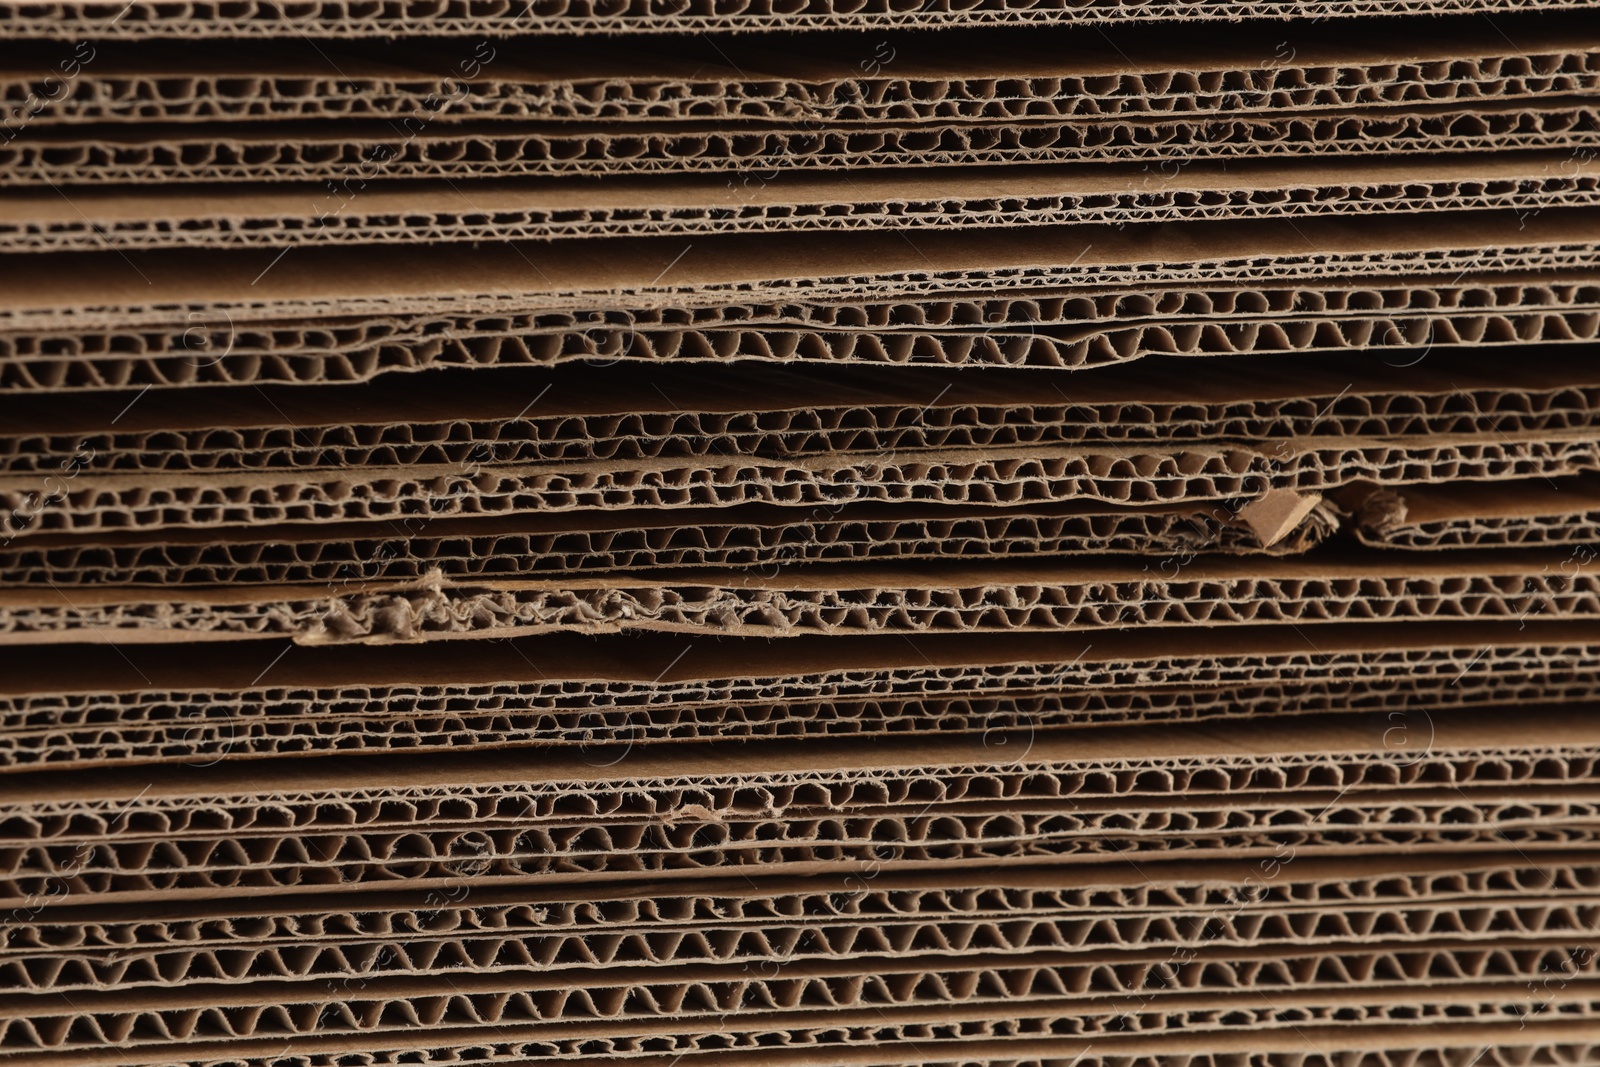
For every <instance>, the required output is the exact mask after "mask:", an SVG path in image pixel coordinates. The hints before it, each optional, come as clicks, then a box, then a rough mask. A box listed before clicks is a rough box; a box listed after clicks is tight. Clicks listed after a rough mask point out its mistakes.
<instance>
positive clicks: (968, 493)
mask: <svg viewBox="0 0 1600 1067" xmlns="http://www.w3.org/2000/svg"><path fill="white" fill-rule="evenodd" d="M1336 440H1337V439H1336ZM1596 469H1600V440H1597V439H1596V437H1595V434H1594V432H1593V431H1592V430H1590V429H1577V430H1562V431H1552V432H1547V433H1532V434H1530V433H1522V434H1506V435H1500V434H1496V433H1479V434H1475V435H1467V434H1452V435H1449V436H1439V437H1433V438H1429V437H1418V438H1416V439H1414V440H1407V439H1406V438H1385V437H1373V438H1362V437H1354V438H1350V439H1348V440H1344V441H1341V442H1339V443H1337V444H1334V443H1331V442H1329V441H1326V440H1321V439H1317V438H1310V439H1306V438H1284V439H1282V440H1280V441H1279V442H1278V444H1277V445H1276V446H1275V447H1273V448H1271V449H1268V448H1267V447H1265V445H1264V443H1263V444H1251V445H1233V444H1229V443H1226V442H1224V443H1217V444H1212V443H1209V442H1196V443H1193V444H1188V443H1181V442H1180V443H1175V444H1172V445H1162V444H1154V445H1138V446H1124V445H1120V444H1118V443H1116V442H1114V441H1113V442H1106V443H1105V444H1103V445H1100V444H1084V445H1029V446H1012V447H1004V448H1002V447H994V448H986V449H978V448H968V449H930V450H926V451H921V452H908V453H907V454H905V455H886V454H882V453H869V454H865V455H850V454H845V455H841V456H832V455H828V456H819V457H804V456H802V457H798V458H796V459H793V460H784V459H766V458H765V457H760V456H755V457H750V458H748V459H739V458H736V457H718V458H717V459H716V460H715V462H711V461H708V460H706V459H702V458H696V457H686V458H683V459H675V458H671V457H669V458H666V459H659V460H638V461H632V462H627V463H620V464H619V463H614V462H610V461H603V460H588V461H573V462H569V463H564V464H560V465H551V464H537V465H535V464H507V465H503V466H494V467H490V466H483V467H481V468H479V467H471V466H469V467H465V468H464V467H463V466H462V465H461V464H433V465H429V466H388V467H376V466H374V467H367V468H357V469H356V470H353V471H317V470H312V471H308V472H297V471H293V470H281V471H280V470H276V469H267V470H263V471H237V472H234V471H223V472H205V471H202V472H194V473H190V472H151V473H142V474H137V475H124V474H118V473H107V474H98V473H82V474H77V475H75V476H73V477H71V478H67V479H63V478H52V479H50V480H48V481H46V482H45V483H44V484H43V486H42V489H41V482H40V479H39V477H38V475H37V474H31V475H22V474H16V475H8V476H5V477H4V478H0V504H3V505H4V506H5V507H6V508H7V515H6V521H5V534H6V535H7V536H8V537H9V538H11V540H12V541H13V543H16V544H17V545H18V546H19V547H20V545H21V542H22V539H24V538H28V537H37V536H40V535H42V534H44V535H47V534H66V533H71V534H76V535H85V534H87V535H90V536H99V535H103V534H105V533H107V532H110V531H113V530H115V531H127V530H147V531H148V530H158V529H160V530H164V529H185V528H187V529H216V528H223V527H235V526H276V525H281V524H285V523H288V524H303V523H323V522H368V523H371V522H394V523H398V524H402V525H401V526H400V527H398V528H397V529H396V533H397V535H400V536H404V533H406V532H417V533H421V532H423V529H422V528H420V527H419V526H418V524H419V523H426V522H428V521H431V520H433V519H439V518H448V517H455V516H495V515H499V516H508V515H519V514H531V513H547V514H548V513H556V512H579V511H617V510H624V511H625V510H629V509H650V510H656V509H662V510H664V511H665V510H670V509H679V508H695V509H703V508H731V507H736V506H741V505H761V506H782V507H787V508H790V509H793V514H794V516H795V518H796V520H803V518H804V510H803V509H812V510H813V511H814V510H816V509H824V510H826V509H829V508H834V507H843V506H846V505H852V504H865V503H913V502H921V503H925V504H926V503H933V504H937V505H940V506H945V505H951V506H954V505H961V506H971V507H979V508H998V507H1017V506H1029V505H1033V504H1045V503H1063V502H1078V503H1092V504H1097V505H1136V506H1144V505H1151V504H1173V503H1183V504H1191V505H1192V504H1200V503H1215V504H1216V506H1215V507H1213V508H1212V509H1210V515H1211V517H1212V519H1213V520H1214V521H1216V522H1219V523H1224V524H1228V523H1231V522H1232V521H1233V520H1232V517H1231V514H1230V513H1233V514H1236V511H1235V508H1234V507H1233V506H1229V504H1228V503H1227V502H1230V501H1237V502H1239V505H1240V506H1242V505H1243V504H1244V503H1247V502H1248V501H1249V500H1250V499H1253V498H1254V497H1256V496H1258V495H1260V494H1261V493H1264V492H1266V491H1267V490H1269V489H1292V490H1295V491H1297V492H1302V493H1317V492H1324V491H1327V490H1329V489H1333V488H1335V487H1338V486H1342V485H1349V484H1354V483H1361V484H1368V483H1377V484H1384V485H1394V484H1408V483H1410V482H1413V481H1420V482H1428V481H1433V480H1439V479H1447V478H1465V479H1480V480H1508V479H1513V478H1526V477H1545V478H1556V477H1562V476H1565V475H1572V474H1578V473H1582V472H1590V471H1594V470H1596ZM408 521H410V522H412V526H411V527H409V528H408V527H405V526H404V525H403V524H405V523H406V522H408ZM57 543H58V544H59V543H60V542H57Z"/></svg>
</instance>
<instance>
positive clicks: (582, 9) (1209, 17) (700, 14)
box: [0, 0, 1585, 40]
mask: <svg viewBox="0 0 1600 1067" xmlns="http://www.w3.org/2000/svg"><path fill="white" fill-rule="evenodd" d="M1584 6H1585V4H1584V3H1583V0H1389V2H1384V3H1379V2H1377V0H1118V2H1116V3H1103V4H1088V3H1073V4H1045V3H1040V2H1039V0H1027V2H1023V3H1009V4H1002V3H999V2H998V0H976V2H969V3H962V4H952V3H949V2H947V0H936V2H934V3H927V4H922V5H920V6H918V7H915V8H908V7H904V6H898V5H895V4H892V3H889V2H887V0H871V2H869V3H865V4H840V3H836V2H834V0H808V2H807V3H804V4H789V5H784V4H774V3H771V2H769V0H759V2H756V3H749V4H740V5H738V6H736V7H718V6H717V5H715V4H713V3H711V2H710V0H684V2H681V3H671V4H652V3H646V2H644V0H625V2H623V3H615V4H603V3H595V2H588V0H586V2H582V3H564V4H556V3H551V2H549V0H540V2H537V3H521V2H514V0H450V2H448V3H423V2H419V0H380V2H378V3H363V2H356V0H334V2H331V3H328V2H319V3H315V4H312V3H304V2H299V3H296V2H285V3H279V2H276V0H231V2H227V3H220V2H206V3H192V2H182V3H171V2H162V0H133V2H132V3H131V4H125V3H122V2H120V0H68V2H65V3H55V4H46V3H39V2H38V0H7V2H6V3H5V4H4V5H3V6H0V19H3V20H4V21H5V23H6V24H7V25H8V26H10V27H11V28H12V30H13V33H14V34H15V36H17V37H20V38H26V37H39V38H48V39H58V40H77V39H79V38H82V37H85V36H89V37H99V38H106V39H113V40H115V39H134V40H138V39H144V38H152V37H154V38H161V37H181V38H219V37H221V38H257V37H288V38H293V37H300V36H307V35H310V36H316V37H333V38H362V37H397V36H402V35H410V36H423V37H437V36H474V37H475V36H482V35H488V36H491V37H497V36H502V35H505V34H572V35H588V34H598V35H605V36H612V35H618V34H658V33H659V34H666V33H680V34H681V33H685V32H688V33H695V32H701V31H706V30H712V31H717V32H722V33H739V32H747V31H756V30H769V31H770V30H790V31H794V30H817V29H850V30H869V29H892V28H915V29H935V28H939V29H943V28H956V27H974V26H988V25H1017V26H1030V25H1051V24H1055V25H1059V24H1063V23H1064V24H1089V25H1094V24H1099V23H1132V24H1135V25H1143V24H1146V23H1159V22H1237V21H1239V20H1241V19H1250V18H1269V19H1272V18H1286V17H1299V18H1305V19H1316V20H1322V19H1328V18H1337V19H1343V18H1351V17H1356V16H1362V17H1372V16H1396V15H1442V14H1463V13H1466V14H1472V13H1488V12H1500V13H1512V12H1518V11H1529V10H1546V11H1560V10H1582V9H1583V8H1584Z"/></svg>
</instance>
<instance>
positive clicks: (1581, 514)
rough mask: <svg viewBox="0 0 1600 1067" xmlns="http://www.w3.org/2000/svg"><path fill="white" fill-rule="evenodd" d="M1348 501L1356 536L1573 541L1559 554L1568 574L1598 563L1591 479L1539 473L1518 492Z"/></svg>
mask: <svg viewBox="0 0 1600 1067" xmlns="http://www.w3.org/2000/svg"><path fill="white" fill-rule="evenodd" d="M1351 500H1352V502H1353V503H1354V504H1355V506H1356V509H1357V514H1356V516H1355V520H1356V521H1355V526H1354V528H1355V531H1356V535H1357V536H1358V537H1360V538H1361V540H1362V541H1364V542H1366V543H1367V544H1370V545H1375V546H1380V547H1383V548H1410V549H1426V550H1429V551H1433V550H1435V549H1441V548H1491V547H1498V546H1502V545H1507V546H1513V545H1571V546H1573V550H1572V553H1571V555H1570V556H1569V557H1568V558H1567V559H1566V560H1563V561H1562V569H1563V570H1564V571H1566V572H1569V573H1570V572H1571V571H1573V570H1575V569H1577V568H1579V567H1582V566H1585V565H1587V564H1588V563H1591V562H1593V561H1594V558H1595V548H1596V546H1600V485H1597V484H1596V483H1595V481H1594V480H1593V479H1586V478H1565V479H1561V480H1559V481H1549V482H1545V481H1541V480H1534V481H1532V482H1530V483H1526V484H1520V485H1518V486H1517V487H1516V491H1515V492H1505V491H1497V490H1496V489H1494V488H1493V487H1490V486H1485V485H1472V484H1463V485H1437V486H1429V487H1427V488H1426V489H1421V488H1417V489H1407V490H1406V491H1404V492H1397V491H1394V490H1375V491H1372V492H1370V493H1360V492H1357V493H1354V494H1352V496H1351Z"/></svg>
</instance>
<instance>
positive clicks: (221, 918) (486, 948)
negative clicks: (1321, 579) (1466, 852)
mask: <svg viewBox="0 0 1600 1067" xmlns="http://www.w3.org/2000/svg"><path fill="white" fill-rule="evenodd" d="M1352 868H1353V869H1352ZM1141 869H1142V870H1145V871H1146V872H1147V873H1146V874H1144V875H1141V874H1140V873H1138V872H1137V871H1135V870H1132V869H1126V870H1121V869H1118V868H1115V867H1111V868H1090V869H1088V870H1081V871H1073V870H1059V869H1056V870H1051V869H1042V870H1029V869H1025V868H1020V869H1019V868H1012V869H1005V870H1001V871H998V872H996V874H995V877H994V878H993V880H992V881H987V880H977V879H974V878H973V877H972V876H971V875H969V874H964V873H962V872H932V873H926V874H921V875H904V874H894V873H888V874H882V875H879V876H878V877H876V878H874V879H873V880H872V881H871V883H866V884H863V885H862V886H861V887H856V886H854V885H852V886H851V887H850V888H848V889H841V888H840V887H839V886H837V885H820V886H819V885H815V884H812V883H807V882H801V883H798V884H792V885H781V884H780V885H777V886H774V885H772V884H771V883H767V884H765V885H763V884H760V883H756V882H750V881H740V880H732V881H713V882H708V883H704V884H693V883H691V884H689V885H685V886H681V887H680V886H669V887H667V888H666V891H665V892H664V893H659V894H658V893H656V892H655V891H654V890H652V889H650V888H648V887H625V886H619V887H616V888H614V889H612V890H610V891H608V892H606V893H605V895H603V896H599V897H597V896H595V894H594V893H593V891H591V890H587V889H579V888H571V887H561V886H556V887H549V888H536V887H535V888H529V889H523V890H517V891H511V892H507V891H504V890H485V891H482V892H479V893H476V894H473V895H471V896H470V897H469V898H467V899H466V900H464V901H461V902H450V901H439V900H434V899H432V898H430V897H429V896H426V895H421V894H415V893H397V894H383V895H375V896H374V897H373V898H372V899H370V900H365V901H359V902H357V903H356V904H355V905H354V906H348V907H347V906H333V907H330V906H329V905H328V904H327V903H324V904H322V906H321V907H319V908H318V910H314V911H308V910H306V909H305V907H304V904H303V902H298V901H292V900H291V901H284V902H278V901H273V900H270V899H268V900H256V901H249V902H244V904H245V906H243V907H241V906H240V904H239V903H236V902H230V901H226V900H222V901H207V902H202V903H198V904H195V905H191V906H188V907H175V906H173V905H165V906H162V905H133V906H131V907H120V908H119V907H102V908H96V909H93V910H90V909H86V908H76V909H73V908H66V909H58V910H57V911H56V912H53V913H52V915H51V916H50V921H49V923H48V925H47V926H39V927H33V926H30V927H12V928H11V929H9V930H8V934H9V937H8V939H7V943H6V944H5V945H4V946H0V973H3V974H5V975H6V977H7V980H8V981H9V982H10V983H11V988H13V989H15V990H16V991H18V992H23V991H26V992H39V993H49V992H51V991H53V990H62V991H68V992H72V993H74V994H76V993H77V992H78V991H84V992H88V991H101V990H107V989H141V988H142V989H157V988H178V987H194V986H211V985H213V984H217V985H242V984H252V983H257V982H261V983H267V982H285V981H308V980H309V981H322V982H330V981H331V982H344V981H346V980H348V981H351V982H354V981H359V980H362V979H366V978H373V977H382V976H396V975H408V976H416V975H425V974H429V973H442V972H448V973H451V974H474V973H476V974H484V973H497V972H498V973H508V972H518V971H533V970H537V971H540V972H542V973H545V974H556V975H559V974H563V973H565V974H566V975H568V976H570V977H569V981H572V982H574V983H577V982H590V983H593V982H594V981H595V979H594V977H593V976H592V975H591V974H590V973H587V972H590V971H592V969H594V968H601V967H630V968H635V969H642V968H668V967H672V966H675V965H694V964H699V965H706V964H718V965H727V964H749V965H755V966H764V967H766V968H768V969H769V970H771V969H782V968H786V967H787V966H788V965H789V964H790V963H799V962H804V961H807V960H828V961H835V962H837V961H844V960H862V959H867V960H894V959H910V958H916V957H919V956H920V957H924V958H926V957H929V956H939V955H945V954H970V953H976V952H983V953H985V954H992V955H993V956H994V958H996V959H997V960H1003V959H1006V958H1008V957H1009V958H1011V959H1015V958H1016V957H1019V956H1024V955H1026V954H1029V953H1038V952H1045V951H1050V952H1056V953H1063V954H1065V953H1081V954H1083V955H1084V956H1087V957H1090V958H1091V959H1092V960H1093V961H1094V962H1099V963H1107V962H1115V961H1117V959H1118V955H1115V954H1121V955H1122V956H1123V957H1124V958H1125V959H1126V960H1127V961H1128V962H1136V961H1138V960H1139V958H1140V955H1141V954H1143V955H1144V956H1145V957H1146V959H1148V960H1150V961H1151V962H1155V963H1157V964H1158V967H1156V968H1152V969H1153V970H1159V969H1160V968H1159V964H1166V965H1168V966H1173V967H1175V966H1177V965H1179V964H1180V963H1184V962H1188V959H1189V958H1190V957H1189V954H1191V953H1192V954H1193V955H1196V956H1197V955H1199V953H1200V952H1202V951H1204V952H1206V953H1207V955H1208V956H1210V957H1212V958H1216V959H1219V960H1221V961H1226V960H1227V957H1226V956H1225V955H1223V953H1226V952H1229V951H1233V952H1237V951H1238V950H1241V949H1262V948H1267V949H1272V950H1277V951H1284V950H1291V951H1294V952H1301V953H1303V952H1306V951H1308V950H1312V949H1316V948H1322V949H1326V950H1329V951H1337V950H1339V949H1340V948H1342V947H1344V946H1347V945H1348V943H1349V941H1350V939H1351V938H1355V937H1368V938H1373V939H1375V940H1376V939H1381V940H1382V941H1383V942H1384V943H1385V944H1387V945H1389V946H1391V947H1402V948H1403V947H1406V946H1411V945H1416V944H1418V943H1427V942H1429V941H1432V940H1439V941H1442V942H1445V943H1448V944H1449V945H1450V946H1451V949H1452V950H1456V951H1459V950H1462V949H1471V948H1472V947H1474V946H1477V945H1488V946H1491V947H1493V946H1496V945H1497V944H1498V945H1499V946H1502V947H1512V946H1527V947H1530V948H1533V947H1537V946H1538V945H1539V943H1540V942H1541V941H1543V942H1547V943H1548V942H1551V941H1558V939H1560V938H1563V937H1565V938H1568V939H1582V938H1584V937H1586V936H1588V935H1590V934H1591V933H1592V932H1593V928H1594V926H1595V925H1596V923H1597V922H1600V908H1597V906H1596V905H1595V904H1594V903H1593V899H1592V898H1593V895H1594V892H1595V888H1596V886H1597V885H1600V872H1597V871H1596V868H1595V865H1594V862H1593V860H1592V858H1591V857H1581V856H1576V857H1573V858H1570V859H1568V858H1564V857H1561V856H1552V857H1549V858H1548V859H1547V860H1546V861H1545V862H1544V863H1541V864H1539V865H1534V864H1531V863H1529V862H1528V861H1526V860H1522V859H1520V858H1518V857H1516V856H1515V855H1514V854H1509V855H1507V856H1506V857H1504V858H1498V859H1497V858H1495V857H1483V858H1473V859H1468V860H1465V861H1462V862H1460V863H1454V864H1451V863H1448V862H1447V861H1439V860H1433V861H1429V860H1427V859H1410V860H1407V859H1404V858H1390V857H1379V858H1376V859H1373V860H1368V861H1366V862H1365V863H1358V864H1354V865H1352V864H1351V863H1350V862H1349V861H1347V860H1340V861H1336V862H1335V863H1330V862H1328V861H1323V860H1317V859H1307V860H1306V861H1304V862H1303V863H1299V864H1296V865H1295V866H1294V867H1292V868H1290V869H1288V870H1286V871H1285V872H1284V877H1283V878H1281V879H1264V878H1263V877H1262V872H1261V870H1260V869H1259V867H1257V866H1256V865H1254V864H1241V863H1237V862H1233V863H1230V862H1219V863H1212V864H1199V863H1171V862H1159V861H1157V862H1152V863H1151V864H1150V865H1149V866H1148V867H1141ZM338 903H339V904H340V905H343V903H344V902H342V901H341V902H338ZM1161 953H1167V954H1168V955H1167V958H1166V959H1162V958H1161V957H1160V954H1161ZM1174 953H1176V954H1177V955H1173V954H1174ZM1236 958H1237V957H1236ZM574 972H585V973H574ZM265 988H268V989H270V988H274V987H273V986H265ZM278 988H281V987H278Z"/></svg>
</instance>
